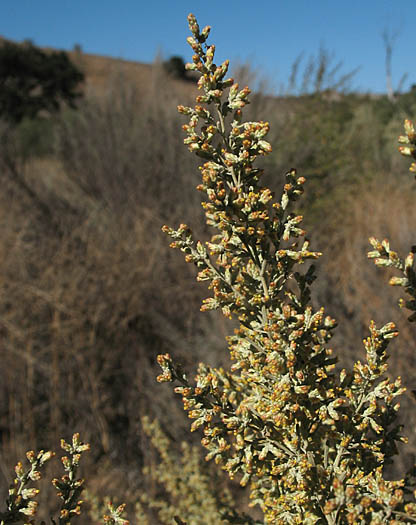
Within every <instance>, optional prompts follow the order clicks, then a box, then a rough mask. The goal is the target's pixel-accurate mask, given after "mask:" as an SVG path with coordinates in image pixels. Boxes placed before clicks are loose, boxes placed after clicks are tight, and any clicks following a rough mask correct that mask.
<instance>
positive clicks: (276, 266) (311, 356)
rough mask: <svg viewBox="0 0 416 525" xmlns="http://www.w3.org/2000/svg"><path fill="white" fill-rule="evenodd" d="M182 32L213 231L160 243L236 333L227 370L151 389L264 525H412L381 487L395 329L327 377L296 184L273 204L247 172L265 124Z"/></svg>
mask: <svg viewBox="0 0 416 525" xmlns="http://www.w3.org/2000/svg"><path fill="white" fill-rule="evenodd" d="M188 21H189V27H190V30H191V33H192V36H191V37H190V38H189V39H188V42H189V44H190V45H191V47H192V49H193V51H194V53H195V54H194V56H193V59H192V60H193V61H192V63H191V64H188V66H187V67H188V69H192V70H195V71H198V72H199V73H200V75H201V76H200V80H199V83H198V86H199V88H200V89H201V90H202V93H203V94H202V95H200V96H198V97H197V101H196V102H197V104H196V105H195V107H194V108H191V107H184V106H179V108H178V109H179V111H180V113H182V114H184V115H186V116H187V117H189V123H188V124H186V125H185V126H184V130H185V132H186V135H187V136H186V138H185V141H184V142H185V144H186V145H187V146H188V148H189V149H190V151H191V152H194V153H196V155H198V156H199V157H201V158H202V159H203V160H204V164H203V165H202V166H201V168H200V169H201V175H202V181H201V183H200V184H199V185H198V187H197V189H198V190H200V191H201V192H202V193H203V194H205V195H206V199H205V200H204V202H203V204H202V205H203V208H204V210H205V214H206V220H207V224H208V225H210V226H211V227H212V228H213V229H214V230H215V233H214V235H213V236H212V238H211V239H210V241H209V242H206V243H202V242H200V241H197V242H196V241H195V240H194V237H193V234H192V231H191V229H190V228H189V227H188V226H187V225H185V224H181V225H180V227H179V228H178V229H176V230H175V229H172V228H170V227H167V226H164V227H163V231H165V232H166V233H167V234H168V235H169V236H170V237H171V238H172V244H171V246H172V247H174V248H178V249H180V250H181V251H182V252H184V253H185V260H186V261H187V262H190V263H193V264H195V265H196V267H197V269H198V277H197V279H198V280H199V281H206V282H207V284H208V288H209V289H210V290H211V295H210V296H209V297H208V298H207V299H205V300H204V301H203V304H202V307H201V310H203V311H204V310H213V309H219V310H221V311H222V313H223V314H224V315H225V316H226V317H230V318H231V317H233V316H234V317H236V318H237V320H238V322H239V327H238V328H237V329H236V330H235V332H234V334H233V335H232V336H230V337H229V338H228V344H229V350H230V355H231V360H232V365H231V368H230V370H224V369H216V368H213V367H209V366H206V365H204V364H201V365H200V366H199V369H198V374H197V376H196V379H195V383H192V384H191V383H190V382H189V381H188V379H187V377H186V374H184V372H183V371H182V370H181V368H180V367H177V366H176V365H175V364H174V362H173V361H172V359H171V357H170V356H169V355H168V354H165V355H163V356H159V357H158V361H159V364H160V365H161V367H162V372H163V373H162V375H160V376H159V377H158V380H159V381H172V380H175V381H177V382H179V383H180V386H177V387H176V389H175V391H176V392H177V393H178V394H180V395H181V396H182V398H183V403H184V408H185V410H187V411H188V415H189V417H190V418H191V419H193V423H192V426H191V430H192V431H193V430H196V429H198V428H200V427H201V428H202V429H203V434H204V435H203V438H202V444H203V445H204V447H206V449H207V450H208V453H207V456H206V457H207V459H214V461H215V462H216V463H218V464H220V465H221V467H222V468H223V469H224V470H225V471H227V472H228V474H229V475H230V477H231V478H234V477H236V478H238V479H239V481H240V483H241V485H249V487H250V496H251V499H252V504H253V505H259V506H260V508H261V509H262V511H263V513H264V518H265V523H269V524H282V525H284V524H296V523H304V524H307V525H312V524H315V523H319V524H326V523H328V524H344V523H345V524H347V523H371V524H373V525H376V524H382V523H387V522H388V523H392V524H393V523H395V524H399V523H400V524H404V523H414V522H415V521H416V505H415V503H414V498H413V496H412V494H411V491H410V490H409V489H408V487H407V485H406V483H407V482H406V481H404V480H398V481H388V480H386V479H384V477H383V467H384V465H385V464H386V463H387V462H389V461H390V460H391V458H392V457H393V456H394V455H395V454H396V453H397V448H396V442H397V441H406V440H405V438H404V437H402V436H401V433H400V432H401V428H400V426H399V425H398V424H397V422H396V417H397V409H398V403H397V402H396V398H397V397H398V396H399V395H400V394H401V393H403V391H404V388H403V387H402V386H401V383H400V378H398V379H396V380H393V381H391V380H390V379H388V378H387V377H386V371H387V346H388V344H389V342H390V341H391V339H392V338H394V337H396V336H397V335H398V334H397V330H396V328H395V326H394V324H393V323H388V324H386V325H385V326H383V327H381V328H377V327H376V326H375V324H374V323H373V322H372V323H371V325H370V334H369V336H368V338H366V339H365V340H364V348H365V352H366V356H365V360H364V361H363V362H361V361H358V362H356V363H355V364H354V367H353V369H352V370H351V371H346V370H342V371H340V372H339V373H338V372H336V370H335V363H336V361H337V360H336V358H335V357H334V356H333V352H332V350H331V348H329V346H328V342H329V340H330V339H331V335H332V330H333V329H334V328H335V325H336V323H335V321H334V320H333V319H332V318H330V317H329V316H326V315H325V313H324V310H323V309H322V308H321V309H317V310H315V309H314V308H313V307H312V305H311V301H310V297H311V293H310V285H311V284H312V283H313V281H314V279H315V271H314V266H313V264H311V261H313V260H314V259H317V258H319V256H320V253H319V252H316V251H312V250H311V248H310V242H309V240H308V239H307V238H305V234H306V233H305V231H304V230H303V229H302V228H301V221H302V217H301V216H300V215H297V214H296V213H294V212H293V211H292V210H293V208H294V207H293V204H294V202H295V201H296V200H297V199H298V198H299V197H300V196H301V194H302V193H303V186H304V183H305V179H304V178H303V177H299V176H298V175H297V173H296V171H295V170H290V171H289V172H288V173H287V174H286V180H285V183H284V185H283V188H282V191H281V193H280V196H279V197H278V198H275V195H274V194H273V192H272V191H270V189H268V188H265V187H263V186H262V185H261V183H260V181H261V175H262V170H261V169H259V168H257V167H256V166H255V161H256V159H257V157H259V156H262V155H266V154H267V153H269V152H270V151H271V146H270V144H269V143H268V142H267V141H266V140H265V137H266V135H267V133H268V131H269V125H268V124H267V122H244V121H243V108H244V106H245V105H246V104H248V103H249V94H250V90H249V89H248V88H247V87H245V88H243V89H240V88H239V86H238V84H236V83H235V82H234V80H233V79H231V78H225V77H226V74H227V70H228V61H226V62H224V63H223V64H222V65H220V66H217V65H216V64H215V63H214V54H215V47H214V46H212V45H211V46H208V45H207V44H206V40H207V37H208V34H209V31H210V28H209V27H208V26H207V27H205V28H204V29H203V30H202V31H200V29H199V26H198V24H197V21H196V19H195V17H194V16H193V15H189V17H188ZM407 128H409V129H407ZM407 128H406V130H407V131H408V137H409V141H414V140H415V139H414V134H413V135H411V136H410V135H409V130H410V131H411V129H410V125H409V124H407ZM412 144H413V142H412ZM412 151H413V150H412ZM402 153H403V151H402ZM372 242H373V246H374V248H375V250H376V252H377V253H376V252H372V255H371V256H374V257H376V258H377V259H376V262H377V261H382V260H388V261H393V262H391V264H395V265H396V266H397V268H399V269H400V270H402V271H404V272H405V274H406V276H405V278H404V279H405V280H406V279H407V280H406V281H405V280H403V281H400V283H399V282H393V283H392V284H402V285H403V286H405V287H406V289H407V290H408V291H409V290H412V289H413V288H411V286H414V273H412V272H413V270H412V269H411V267H412V264H413V258H412V257H410V256H408V258H407V259H406V261H404V262H397V263H396V262H394V261H396V259H395V258H394V257H393V258H392V257H391V254H392V252H389V251H388V248H387V245H386V243H379V242H378V241H372ZM386 257H387V259H386ZM389 257H390V258H389ZM397 261H398V260H397ZM389 264H390V263H388V264H387V263H386V264H385V265H389ZM412 304H413V303H412ZM407 306H409V305H407ZM243 522H244V521H240V523H243ZM247 523H248V522H247Z"/></svg>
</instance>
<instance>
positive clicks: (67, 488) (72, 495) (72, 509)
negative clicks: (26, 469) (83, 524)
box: [51, 434, 90, 525]
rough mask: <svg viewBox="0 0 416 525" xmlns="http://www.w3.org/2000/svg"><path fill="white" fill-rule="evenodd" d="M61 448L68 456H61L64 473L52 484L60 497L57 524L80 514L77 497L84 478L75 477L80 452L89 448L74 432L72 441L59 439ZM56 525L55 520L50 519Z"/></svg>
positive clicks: (65, 523) (64, 524)
mask: <svg viewBox="0 0 416 525" xmlns="http://www.w3.org/2000/svg"><path fill="white" fill-rule="evenodd" d="M61 448H62V449H63V450H64V451H65V452H67V453H68V456H64V457H62V458H61V461H62V464H63V466H64V470H65V472H66V474H65V475H64V476H62V477H61V479H57V478H55V479H53V480H52V484H53V486H54V487H55V488H56V490H57V491H58V496H59V497H60V498H61V499H62V506H61V511H60V514H59V518H58V524H59V525H67V524H68V525H69V524H70V523H71V519H72V518H73V517H74V516H79V515H80V514H81V505H82V501H81V500H79V499H78V498H79V497H80V496H81V493H82V491H83V490H84V487H83V485H84V480H83V479H77V470H78V467H79V461H80V459H81V454H82V453H83V452H85V451H87V450H89V449H90V446H89V444H88V443H82V442H81V441H80V437H79V434H74V435H73V437H72V443H67V442H66V441H65V440H64V439H62V440H61ZM51 521H52V523H53V524H54V525H56V521H55V520H53V519H52V520H51Z"/></svg>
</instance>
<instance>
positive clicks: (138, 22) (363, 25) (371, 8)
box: [0, 0, 416, 92]
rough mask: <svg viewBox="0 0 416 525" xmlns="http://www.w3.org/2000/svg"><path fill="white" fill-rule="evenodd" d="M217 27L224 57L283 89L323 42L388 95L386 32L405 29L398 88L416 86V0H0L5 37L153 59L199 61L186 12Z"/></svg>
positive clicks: (360, 80)
mask: <svg viewBox="0 0 416 525" xmlns="http://www.w3.org/2000/svg"><path fill="white" fill-rule="evenodd" d="M189 12H193V13H194V14H195V15H196V16H197V18H198V21H199V23H200V25H201V26H204V25H206V24H209V25H211V26H212V27H213V30H212V32H211V41H212V42H213V43H215V44H216V47H217V51H218V53H217V61H218V62H219V61H220V60H223V59H225V58H230V59H231V60H232V61H238V62H240V63H241V62H246V61H249V62H250V63H252V64H253V65H255V66H256V68H257V69H258V70H259V71H260V74H261V75H264V76H265V77H266V78H268V80H269V82H270V83H271V84H272V85H274V86H279V85H280V84H282V83H284V82H285V80H286V79H287V77H288V75H289V73H290V67H291V64H292V63H293V61H294V60H295V59H296V57H297V56H298V55H299V54H300V53H301V52H304V53H305V55H304V56H305V57H306V58H307V57H308V56H310V55H311V54H316V53H317V51H318V50H319V47H320V45H323V46H324V47H325V48H326V49H327V50H328V51H329V52H330V53H331V54H333V56H334V60H335V61H341V60H342V61H343V63H344V67H343V71H344V72H348V71H350V70H352V69H354V68H356V67H358V66H360V70H359V72H358V73H357V74H356V76H355V79H354V81H353V83H352V87H353V88H355V89H358V90H361V91H372V92H385V83H386V80H385V79H386V76H385V66H384V60H385V54H384V47H383V41H382V37H381V33H382V31H383V30H384V29H387V30H388V31H389V32H390V33H391V34H393V33H395V32H396V33H398V36H397V39H396V41H395V45H394V50H393V59H392V65H393V84H394V87H396V86H397V85H398V84H399V80H400V78H401V77H402V75H403V74H404V73H408V80H407V81H406V83H405V84H404V87H405V88H408V87H409V86H410V85H411V84H416V71H415V68H414V65H415V64H414V51H413V52H412V51H411V50H414V47H415V41H416V33H415V31H414V20H415V19H416V2H415V1H414V0H410V1H408V2H399V1H398V0H347V1H338V0H296V1H295V0H274V1H273V0H264V1H261V0H257V1H246V0H221V1H219V0H204V1H201V0H199V1H193V2H192V1H185V0H176V1H175V0H170V1H169V0H166V1H157V0H153V1H152V0H147V1H146V2H145V1H143V0H1V1H0V35H2V36H4V37H6V38H11V39H14V40H17V41H21V40H24V39H31V40H32V41H33V42H34V43H35V44H37V45H41V46H51V47H56V48H60V49H72V48H73V46H74V44H75V43H77V44H80V45H81V47H82V49H83V51H84V52H86V53H95V54H100V55H110V56H115V57H120V58H124V59H128V60H138V61H141V62H152V61H153V59H154V58H155V56H156V54H157V53H158V52H161V53H162V55H163V56H164V57H166V58H167V57H169V56H171V55H181V56H183V57H184V58H185V59H186V60H189V58H190V55H191V54H190V48H189V47H188V45H187V44H186V43H185V39H186V37H187V36H188V30H187V23H186V16H187V14H188V13H189Z"/></svg>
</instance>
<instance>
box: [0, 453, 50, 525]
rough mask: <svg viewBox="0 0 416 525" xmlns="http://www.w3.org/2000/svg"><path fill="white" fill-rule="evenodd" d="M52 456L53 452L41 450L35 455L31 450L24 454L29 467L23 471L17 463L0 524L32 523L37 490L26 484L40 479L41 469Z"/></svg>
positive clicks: (21, 465) (19, 463)
mask: <svg viewBox="0 0 416 525" xmlns="http://www.w3.org/2000/svg"><path fill="white" fill-rule="evenodd" d="M53 456H54V453H53V452H50V451H48V452H44V451H43V450H41V451H40V452H39V453H38V454H35V452H33V450H31V451H29V452H27V453H26V458H27V460H28V461H29V464H30V467H29V469H28V470H25V468H24V467H23V464H22V463H21V462H20V461H19V462H18V463H17V465H16V467H15V469H14V470H15V473H16V478H15V479H14V481H13V484H12V485H11V487H10V489H9V497H8V499H7V502H6V505H7V510H6V512H0V524H1V525H6V523H25V524H26V523H33V521H32V519H33V517H34V516H35V515H36V511H37V507H38V503H37V501H35V500H34V498H35V497H36V496H37V494H38V493H39V489H37V488H34V487H27V485H28V483H30V482H33V481H35V482H36V481H39V480H40V479H41V469H42V467H43V466H44V465H45V463H46V462H47V461H49V460H50V459H51V458H52V457H53Z"/></svg>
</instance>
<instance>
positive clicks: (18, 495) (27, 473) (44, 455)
mask: <svg viewBox="0 0 416 525" xmlns="http://www.w3.org/2000/svg"><path fill="white" fill-rule="evenodd" d="M61 448H62V449H63V450H64V452H66V454H67V455H65V456H62V457H61V461H62V465H63V467H64V471H65V474H64V475H63V476H62V477H61V478H60V479H58V478H53V479H52V484H53V486H54V487H55V489H56V490H57V496H58V497H59V498H60V499H61V500H62V503H61V508H60V512H59V517H58V518H57V519H54V518H53V517H51V518H50V521H51V523H52V524H53V525H70V524H71V522H72V521H73V518H75V517H77V516H79V515H80V514H81V506H82V503H83V501H82V500H81V499H79V498H80V496H81V494H82V492H83V490H84V479H83V478H77V471H78V467H79V462H80V459H81V455H82V454H83V453H84V452H86V451H88V450H89V449H90V446H89V444H88V443H83V442H82V441H81V440H80V436H79V434H77V433H76V434H74V435H73V436H72V441H71V442H70V443H67V442H66V441H65V440H64V439H62V440H61ZM54 455H55V453H54V452H52V451H46V452H45V451H43V450H41V451H40V452H38V453H35V452H34V451H33V450H31V451H29V452H27V453H26V458H27V461H28V463H29V466H28V467H27V468H25V467H24V466H23V464H22V462H20V461H19V462H18V463H17V465H16V467H15V473H16V478H15V479H14V481H13V483H12V485H11V486H10V489H9V497H8V498H7V501H6V510H5V511H4V512H0V525H7V524H8V523H24V524H25V525H31V524H34V523H35V516H36V512H37V508H38V503H37V501H36V500H35V498H36V496H37V495H38V493H39V489H38V488H36V487H32V486H28V485H31V484H32V483H36V482H38V481H39V480H40V479H41V477H42V474H41V469H42V468H44V466H45V463H46V462H47V461H49V460H50V459H51V458H52V457H53V456H54ZM123 511H124V505H120V506H118V507H114V506H113V505H112V504H111V503H109V504H108V508H107V512H108V514H106V515H104V516H103V518H102V523H106V524H110V525H128V521H127V520H125V519H123V517H122V514H123ZM44 524H45V522H44V521H42V525H44Z"/></svg>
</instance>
